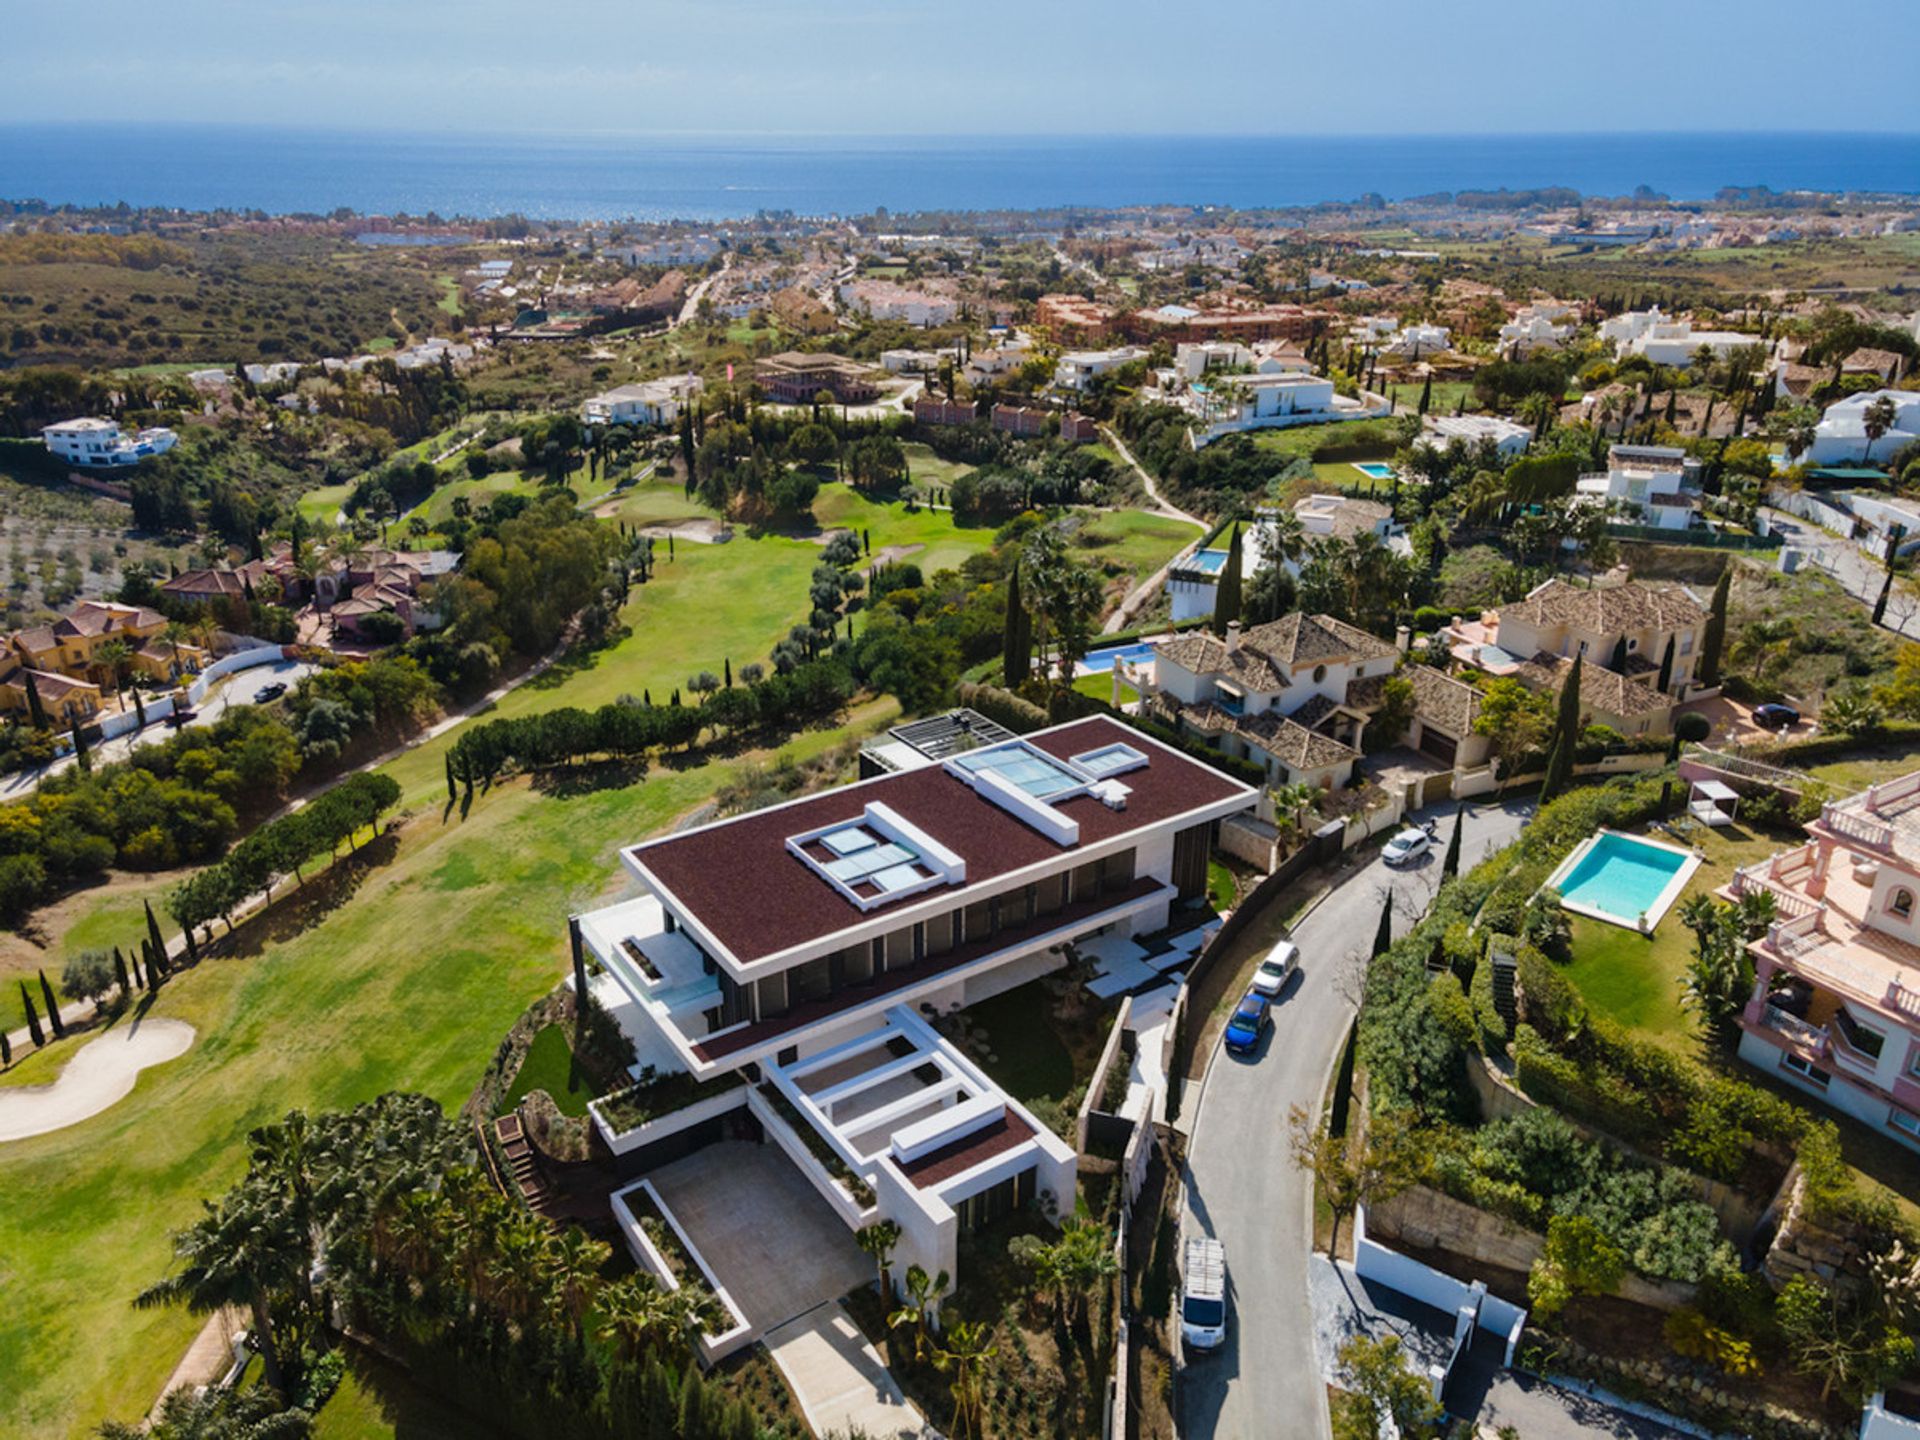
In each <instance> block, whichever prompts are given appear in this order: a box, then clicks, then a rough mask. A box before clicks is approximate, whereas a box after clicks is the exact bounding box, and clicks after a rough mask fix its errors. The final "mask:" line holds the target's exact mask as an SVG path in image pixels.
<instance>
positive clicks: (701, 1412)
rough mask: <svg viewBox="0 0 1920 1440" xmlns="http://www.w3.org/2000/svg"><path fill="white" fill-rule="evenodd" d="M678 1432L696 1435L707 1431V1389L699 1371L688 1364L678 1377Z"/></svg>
mask: <svg viewBox="0 0 1920 1440" xmlns="http://www.w3.org/2000/svg"><path fill="white" fill-rule="evenodd" d="M677 1433H678V1434H681V1435H685V1436H698V1435H705V1434H706V1433H707V1391H706V1386H705V1385H704V1384H702V1383H701V1380H700V1371H699V1370H698V1369H697V1368H696V1367H694V1366H692V1365H689V1366H688V1367H687V1368H686V1372H685V1373H684V1374H682V1375H681V1377H680V1428H679V1430H678V1432H677Z"/></svg>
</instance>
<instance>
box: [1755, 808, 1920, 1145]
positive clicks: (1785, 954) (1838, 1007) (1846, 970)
mask: <svg viewBox="0 0 1920 1440" xmlns="http://www.w3.org/2000/svg"><path fill="white" fill-rule="evenodd" d="M1807 835H1808V837H1809V838H1808V840H1807V843H1806V844H1804V845H1801V846H1799V847H1798V848H1796V849H1793V850H1788V851H1785V852H1783V853H1782V854H1778V855H1774V856H1772V857H1771V858H1770V859H1767V860H1764V861H1761V862H1759V863H1758V864H1754V865H1748V866H1745V867H1743V868H1741V869H1740V870H1738V871H1736V872H1735V874H1734V877H1733V880H1732V881H1731V882H1730V883H1729V884H1728V885H1727V886H1726V888H1725V889H1724V890H1723V891H1722V892H1721V893H1722V895H1723V896H1725V897H1726V898H1728V899H1737V898H1739V897H1740V896H1742V895H1745V894H1749V893H1756V892H1757V893H1760V894H1765V895H1770V896H1772V897H1773V903H1774V913H1775V917H1776V918H1775V920H1774V923H1773V924H1772V925H1771V926H1769V927H1768V929H1767V933H1766V934H1765V935H1763V936H1761V937H1760V938H1759V939H1758V940H1755V941H1754V942H1753V943H1752V944H1750V945H1749V946H1748V947H1747V949H1748V952H1749V953H1750V954H1751V955H1752V956H1753V963H1754V983H1753V994H1752V996H1751V997H1750V998H1749V1000H1748V1002H1747V1005H1746V1009H1745V1011H1744V1012H1743V1013H1742V1015H1741V1017H1740V1031H1741V1035H1740V1058H1741V1059H1743V1060H1745V1061H1746V1062H1747V1063H1748V1064H1750V1065H1755V1066H1758V1067H1759V1068H1760V1069H1762V1070H1765V1071H1767V1072H1768V1073H1769V1074H1772V1075H1777V1076H1779V1077H1780V1078H1781V1079H1783V1080H1785V1081H1786V1082H1787V1083H1789V1084H1791V1085H1794V1086H1796V1087H1797V1088H1799V1089H1801V1090H1804V1091H1806V1092H1807V1093H1809V1094H1811V1095H1814V1096H1816V1097H1818V1098H1819V1099H1821V1100H1823V1101H1825V1102H1826V1103H1827V1104H1829V1105H1831V1106H1833V1107H1834V1108H1835V1109H1836V1110H1842V1111H1844V1112H1846V1113H1847V1114H1849V1115H1851V1116H1853V1117H1854V1118H1855V1119H1856V1120H1859V1121H1862V1122H1863V1123H1865V1124H1867V1125H1869V1126H1871V1127H1873V1129H1875V1130H1877V1131H1879V1132H1880V1133H1882V1134H1884V1135H1889V1136H1891V1137H1892V1138H1893V1139H1895V1140H1898V1141H1900V1142H1901V1143H1902V1144H1904V1145H1906V1146H1908V1147H1910V1148H1913V1149H1920V773H1915V774H1911V775H1907V776H1903V777H1902V778H1900V779H1898V780H1889V781H1887V782H1886V783H1884V784H1881V785H1875V786H1872V787H1870V788H1869V789H1867V790H1864V791H1862V792H1861V793H1860V794H1857V795H1854V796H1851V797H1849V798H1848V799H1845V800H1839V801H1835V802H1833V803H1831V804H1828V805H1824V806H1822V807H1821V811H1820V817H1819V818H1818V819H1817V820H1815V821H1813V822H1812V823H1811V824H1809V825H1808V826H1807Z"/></svg>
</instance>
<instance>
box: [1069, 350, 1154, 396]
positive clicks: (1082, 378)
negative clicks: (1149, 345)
mask: <svg viewBox="0 0 1920 1440" xmlns="http://www.w3.org/2000/svg"><path fill="white" fill-rule="evenodd" d="M1146 358H1147V352H1146V351H1145V350H1144V349H1142V348H1141V347H1140V346H1138V345H1120V346H1116V347H1115V348H1114V349H1112V350H1069V351H1067V353H1066V354H1064V355H1062V356H1061V357H1060V359H1059V361H1058V363H1056V364H1055V365H1054V367H1053V383H1054V384H1055V385H1056V386H1057V387H1059V388H1060V389H1062V390H1075V391H1079V390H1084V389H1086V388H1087V386H1088V385H1090V384H1092V383H1093V382H1094V381H1095V380H1097V379H1098V378H1099V377H1100V376H1102V375H1105V374H1107V373H1108V372H1109V371H1112V370H1118V369H1119V368H1120V367H1121V366H1122V365H1130V364H1132V363H1133V362H1134V361H1135V360H1144V359H1146Z"/></svg>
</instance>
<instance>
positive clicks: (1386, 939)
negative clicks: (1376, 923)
mask: <svg viewBox="0 0 1920 1440" xmlns="http://www.w3.org/2000/svg"><path fill="white" fill-rule="evenodd" d="M1392 945H1393V892H1392V891H1388V892H1387V899H1386V903H1385V904H1384V905H1382V906H1381V907H1380V928H1379V929H1378V930H1376V931H1374V932H1373V953H1374V957H1375V958H1376V959H1377V958H1379V957H1380V956H1382V955H1384V954H1386V953H1387V951H1388V949H1389V948H1391V947H1392Z"/></svg>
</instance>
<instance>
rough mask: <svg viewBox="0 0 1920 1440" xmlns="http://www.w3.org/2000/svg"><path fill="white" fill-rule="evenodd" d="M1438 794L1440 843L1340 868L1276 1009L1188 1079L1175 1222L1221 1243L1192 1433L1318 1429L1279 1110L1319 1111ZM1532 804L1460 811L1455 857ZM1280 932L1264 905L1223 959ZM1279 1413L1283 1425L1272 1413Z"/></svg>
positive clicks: (1304, 926)
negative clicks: (1223, 1293) (1214, 1326)
mask: <svg viewBox="0 0 1920 1440" xmlns="http://www.w3.org/2000/svg"><path fill="white" fill-rule="evenodd" d="M1452 811H1453V806H1452V803H1451V802H1447V803H1445V804H1442V805H1439V806H1434V807H1431V808H1430V809H1429V810H1428V811H1426V812H1423V813H1422V814H1421V815H1420V816H1419V817H1418V818H1422V819H1426V818H1431V819H1433V820H1434V821H1435V823H1436V825H1437V827H1438V833H1439V836H1440V841H1441V844H1440V845H1439V846H1437V847H1435V849H1434V850H1433V851H1432V852H1431V853H1430V854H1429V855H1428V856H1427V858H1426V859H1425V861H1424V862H1423V863H1422V864H1420V865H1418V866H1416V867H1414V868H1412V869H1409V870H1404V871H1394V870H1389V869H1387V868H1386V866H1385V865H1383V864H1382V863H1381V862H1380V861H1379V860H1378V859H1373V860H1370V861H1369V862H1368V863H1367V864H1365V865H1364V866H1362V867H1361V868H1360V869H1359V870H1357V871H1355V872H1354V873H1353V874H1352V875H1350V876H1348V877H1347V878H1346V879H1345V880H1343V881H1342V882H1341V883H1340V884H1339V885H1338V886H1337V887H1336V888H1335V889H1334V890H1333V891H1332V892H1331V893H1330V894H1328V895H1327V896H1326V897H1325V898H1324V899H1323V900H1321V902H1320V903H1319V904H1318V905H1317V906H1316V907H1315V908H1314V909H1313V911H1312V912H1311V913H1310V914H1308V915H1307V917H1306V918H1305V919H1304V920H1302V921H1301V922H1300V925H1299V926H1298V928H1297V929H1296V930H1295V931H1294V934H1293V938H1294V939H1295V941H1297V942H1298V944H1299V945H1300V949H1301V955H1302V959H1301V970H1300V975H1299V977H1298V978H1297V979H1295V980H1294V981H1293V982H1292V983H1291V986H1290V988H1289V989H1288V991H1287V992H1286V993H1285V995H1284V996H1283V998H1282V1000H1281V1003H1280V1004H1279V1005H1278V1006H1276V1007H1275V1010H1274V1028H1273V1032H1272V1034H1271V1036H1270V1037H1269V1038H1268V1040H1267V1042H1266V1044H1265V1045H1264V1046H1263V1047H1262V1050H1261V1052H1260V1053H1259V1055H1258V1056H1256V1057H1255V1058H1253V1059H1251V1060H1243V1059H1240V1058H1237V1057H1234V1056H1229V1055H1226V1054H1224V1053H1221V1054H1219V1055H1216V1056H1215V1058H1214V1060H1213V1063H1212V1066H1211V1068H1210V1069H1209V1071H1208V1074H1207V1079H1206V1083H1205V1086H1204V1087H1203V1089H1202V1091H1201V1093H1200V1095H1199V1096H1198V1097H1197V1103H1198V1108H1197V1110H1196V1109H1194V1108H1193V1107H1194V1105H1195V1101H1196V1097H1195V1096H1194V1095H1193V1093H1192V1091H1191V1090H1190V1091H1189V1092H1188V1096H1187V1100H1186V1107H1187V1108H1186V1111H1185V1116H1184V1117H1183V1118H1185V1119H1186V1120H1187V1122H1188V1123H1189V1124H1190V1125H1191V1127H1192V1130H1191V1136H1190V1138H1189V1142H1188V1147H1187V1174H1186V1177H1185V1181H1186V1183H1185V1194H1184V1206H1183V1214H1182V1227H1183V1229H1182V1233H1183V1234H1187V1235H1192V1234H1207V1235H1214V1236H1217V1237H1218V1238H1219V1239H1220V1240H1221V1241H1222V1242H1223V1243H1224V1244H1225V1246H1226V1250H1227V1275H1228V1281H1229V1286H1230V1300H1231V1311H1230V1316H1231V1319H1230V1323H1229V1328H1228V1332H1227V1343H1226V1344H1225V1345H1224V1346H1222V1347H1221V1349H1220V1350H1218V1351H1216V1352H1214V1353H1213V1354H1210V1355H1205V1356H1202V1357H1199V1358H1197V1359H1195V1360H1194V1362H1193V1363H1192V1364H1191V1365H1189V1366H1188V1367H1187V1370H1186V1372H1185V1376H1184V1378H1183V1381H1182V1388H1181V1401H1180V1409H1181V1412H1182V1413H1181V1434H1183V1435H1185V1436H1189V1437H1195V1440H1205V1437H1218V1440H1255V1437H1260V1436H1268V1435H1281V1434H1285V1435H1289V1436H1324V1435H1326V1434H1328V1433H1329V1421H1328V1418H1327V1402H1326V1387H1325V1385H1324V1384H1323V1383H1322V1381H1321V1379H1320V1366H1319V1360H1318V1357H1317V1356H1316V1355H1315V1354H1314V1344H1313V1311H1312V1307H1311V1305H1310V1303H1309V1301H1308V1298H1307V1274H1308V1260H1309V1257H1310V1253H1311V1245H1312V1241H1311V1235H1312V1228H1311V1227H1312V1206H1311V1202H1312V1190H1311V1186H1310V1185H1309V1183H1308V1180H1307V1177H1306V1176H1305V1175H1303V1174H1302V1173H1301V1171H1299V1170H1298V1169H1296V1168H1295V1166H1294V1165H1293V1162H1292V1159H1291V1156H1290V1154H1289V1149H1288V1139H1287V1112H1288V1111H1289V1110H1290V1109H1291V1108H1292V1107H1293V1106H1295V1105H1300V1106H1303V1107H1305V1108H1306V1109H1307V1110H1308V1111H1317V1110H1318V1109H1319V1106H1320V1100H1321V1097H1322V1094H1323V1093H1324V1091H1325V1089H1326V1084H1327V1078H1328V1076H1329V1074H1330V1073H1331V1071H1332V1068H1333V1064H1334V1060H1335V1058H1336V1057H1337V1055H1338V1053H1339V1049H1340V1046H1341V1044H1342V1042H1343V1041H1344V1040H1345V1038H1346V1029H1347V1021H1348V1018H1349V1017H1350V1016H1351V1015H1352V1013H1353V1009H1354V1005H1355V1002H1356V1000H1357V997H1358V992H1359V985H1360V977H1361V975H1362V974H1363V972H1364V970H1365V956H1366V952H1367V949H1368V947H1369V946H1370V945H1371V942H1372V939H1373V935H1374V932H1375V930H1376V928H1377V927H1378V925H1379V923H1380V909H1381V905H1382V903H1383V901H1384V897H1385V894H1386V892H1387V891H1388V890H1389V889H1391V890H1392V892H1393V894H1394V897H1395V900H1394V933H1395V934H1396V935H1400V934H1404V933H1406V930H1407V929H1408V928H1409V927H1410V926H1411V925H1412V924H1413V923H1414V921H1415V920H1416V919H1417V918H1418V917H1419V916H1420V915H1421V914H1422V913H1423V912H1424V911H1425V909H1426V906H1427V902H1428V901H1429V900H1431V899H1432V897H1433V892H1434V891H1435V890H1437V889H1438V888H1439V884H1440V865H1441V857H1442V855H1443V853H1444V849H1445V843H1446V840H1447V838H1448V837H1449V835H1450V834H1451V833H1452V826H1453V818H1452ZM1532 811H1533V805H1532V803H1531V801H1526V802H1520V801H1511V802H1508V803H1506V804H1505V805H1500V804H1493V803H1488V804H1485V805H1482V806H1479V807H1477V809H1474V810H1470V811H1469V813H1468V815H1467V820H1466V831H1465V834H1464V836H1463V840H1462V845H1461V857H1460V858H1461V868H1462V869H1463V870H1464V869H1467V868H1470V867H1471V866H1473V865H1475V864H1477V863H1479V861H1480V860H1481V859H1482V858H1484V857H1485V856H1486V855H1487V854H1488V853H1490V852H1491V851H1493V850H1496V849H1500V848H1502V847H1504V846H1506V845H1508V844H1510V843H1511V842H1512V841H1513V840H1514V838H1515V837H1516V836H1518V835H1519V833H1520V828H1521V826H1522V825H1523V824H1525V823H1526V820H1527V818H1528V817H1529V816H1530V815H1531V814H1532ZM1279 933H1280V924H1279V917H1278V916H1277V915H1275V916H1271V917H1262V918H1260V919H1256V920H1255V921H1254V922H1253V924H1252V925H1251V926H1250V927H1249V928H1248V930H1247V931H1246V932H1244V933H1243V934H1242V935H1241V936H1240V937H1239V939H1238V940H1237V941H1236V942H1235V943H1234V947H1233V949H1234V953H1233V954H1232V955H1230V956H1229V957H1228V963H1237V962H1238V961H1240V960H1241V959H1243V958H1244V957H1245V956H1247V955H1249V954H1252V953H1255V952H1259V951H1263V950H1264V949H1265V948H1266V947H1267V946H1269V945H1271V944H1272V943H1273V941H1274V940H1275V939H1276V938H1277V937H1278V935H1279ZM1281 1416H1287V1417H1290V1420H1289V1421H1287V1422H1285V1423H1283V1422H1281V1421H1280V1420H1279V1417H1281Z"/></svg>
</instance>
